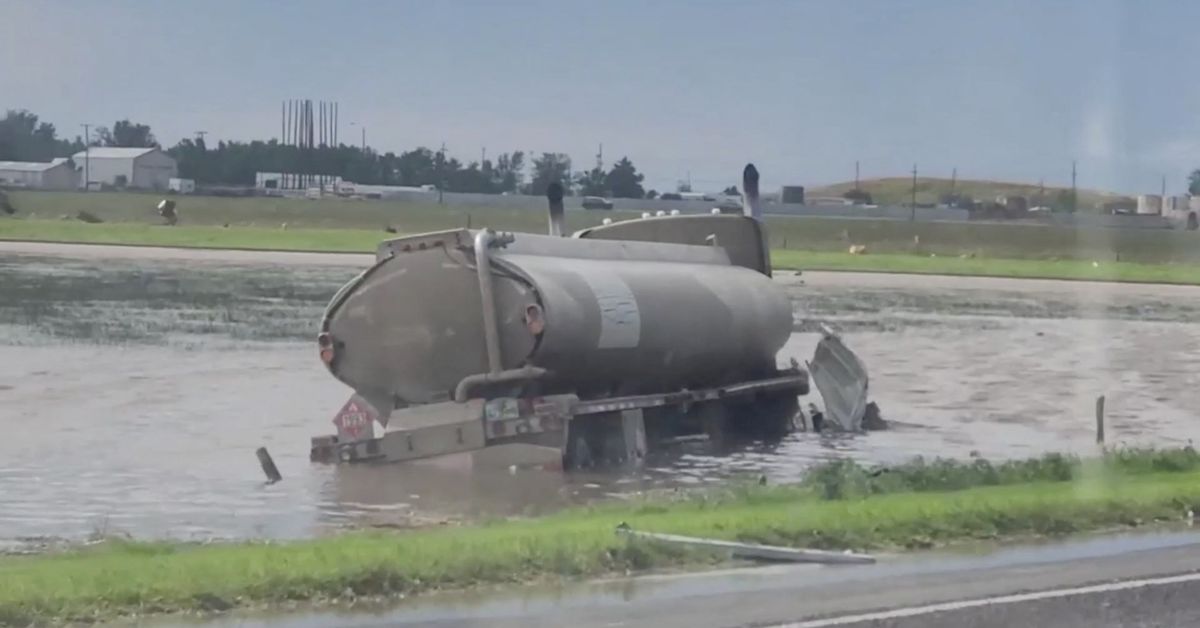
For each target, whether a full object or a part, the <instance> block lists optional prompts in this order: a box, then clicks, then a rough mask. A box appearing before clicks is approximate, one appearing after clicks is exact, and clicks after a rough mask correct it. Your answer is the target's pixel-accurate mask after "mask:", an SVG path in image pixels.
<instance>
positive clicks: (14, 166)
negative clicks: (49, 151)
mask: <svg viewBox="0 0 1200 628" xmlns="http://www.w3.org/2000/svg"><path fill="white" fill-rule="evenodd" d="M0 185H8V186H12V187H20V188H38V189H43V190H72V189H75V188H77V187H79V177H78V175H77V174H76V173H75V170H74V169H73V168H72V167H71V163H70V162H69V161H68V160H67V158H65V157H59V158H58V159H55V160H53V161H51V162H48V163H47V162H40V161H0Z"/></svg>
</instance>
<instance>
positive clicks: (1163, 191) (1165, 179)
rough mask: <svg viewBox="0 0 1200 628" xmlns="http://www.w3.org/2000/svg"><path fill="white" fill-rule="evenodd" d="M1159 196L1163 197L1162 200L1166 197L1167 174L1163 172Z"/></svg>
mask: <svg viewBox="0 0 1200 628" xmlns="http://www.w3.org/2000/svg"><path fill="white" fill-rule="evenodd" d="M1159 196H1161V197H1163V200H1166V198H1167V175H1165V174H1164V175H1163V177H1162V193H1161V194H1159Z"/></svg>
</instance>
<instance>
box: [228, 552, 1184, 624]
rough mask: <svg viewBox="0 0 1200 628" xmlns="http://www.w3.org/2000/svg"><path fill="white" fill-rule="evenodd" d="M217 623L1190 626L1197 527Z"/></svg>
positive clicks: (428, 599)
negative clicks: (978, 552) (869, 561)
mask: <svg viewBox="0 0 1200 628" xmlns="http://www.w3.org/2000/svg"><path fill="white" fill-rule="evenodd" d="M210 625H212V624H210ZM215 625H218V626H238V627H239V628H250V627H256V628H268V627H269V628H277V627H282V626H288V627H292V628H297V627H303V628H310V627H316V626H333V625H337V626H357V627H367V626H435V627H438V628H451V627H453V628H459V627H462V628H468V627H469V628H475V627H482V626H497V627H501V628H508V627H512V628H517V627H520V628H526V627H528V626H571V627H572V628H593V627H594V628H601V627H603V628H613V627H622V628H624V627H641V626H647V627H652V628H684V627H688V628H691V627H697V626H730V627H754V628H759V627H765V626H780V627H788V628H823V627H830V628H834V627H836V628H866V627H871V628H883V627H886V628H918V627H920V628H952V627H953V628H957V627H960V626H974V627H979V628H991V627H997V628H998V627H1001V626H1005V627H1007V626H1054V627H1056V628H1115V627H1118V626H1120V627H1125V626H1161V627H1175V626H1179V627H1184V626H1186V627H1194V626H1200V534H1196V533H1190V532H1189V533H1171V534H1153V535H1130V536H1116V537H1103V538H1092V539H1087V540H1082V541H1075V542H1070V543H1059V544H1048V545H1033V546H1024V547H1016V548H1010V549H1005V550H1002V551H999V552H994V553H990V554H983V555H936V556H929V555H921V556H900V557H882V560H881V561H880V563H879V564H877V565H873V566H866V567H851V566H842V567H816V566H803V567H791V566H777V567H768V568H757V569H739V570H728V571H724V572H717V573H705V574H690V575H683V576H678V575H676V576H657V577H654V576H651V577H639V578H628V579H616V580H610V581H604V582H592V583H586V584H580V585H572V586H567V587H556V588H522V589H516V590H508V591H495V592H491V593H484V594H480V593H473V594H444V595H434V596H429V597H426V598H421V599H418V600H414V601H412V602H410V603H406V604H402V605H400V606H398V607H393V608H390V609H381V610H377V611H375V612H372V613H367V614H364V613H362V612H358V613H353V614H351V613H318V614H311V615H305V616H294V615H293V616H274V617H229V618H225V619H223V620H221V621H219V622H217V623H216V624H215Z"/></svg>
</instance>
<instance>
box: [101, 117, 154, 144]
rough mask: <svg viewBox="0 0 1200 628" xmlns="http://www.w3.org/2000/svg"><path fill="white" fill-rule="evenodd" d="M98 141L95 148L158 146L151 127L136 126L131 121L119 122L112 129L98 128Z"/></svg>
mask: <svg viewBox="0 0 1200 628" xmlns="http://www.w3.org/2000/svg"><path fill="white" fill-rule="evenodd" d="M96 138H97V140H96V141H95V142H94V143H93V144H92V145H93V146H121V147H127V148H152V147H155V146H158V142H157V141H155V139H154V134H153V133H151V132H150V127H149V126H148V125H145V124H135V123H133V122H130V121H129V120H118V121H117V122H116V123H115V124H113V126H112V129H109V128H108V127H103V126H98V127H96Z"/></svg>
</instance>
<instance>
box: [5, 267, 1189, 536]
mask: <svg viewBox="0 0 1200 628" xmlns="http://www.w3.org/2000/svg"><path fill="white" fill-rule="evenodd" d="M111 251H112V250H111V249H106V248H105V247H94V248H88V247H83V248H79V247H54V246H45V247H40V248H39V247H28V246H26V247H22V246H17V245H0V355H3V356H4V358H5V359H4V360H3V361H2V362H0V430H3V432H4V433H3V438H0V548H2V547H3V543H5V542H9V543H11V542H27V541H28V540H30V539H38V538H45V537H65V538H72V539H74V538H81V537H85V536H87V535H89V534H92V533H100V532H103V533H128V534H132V535H134V536H137V537H173V538H184V539H189V538H191V539H208V538H213V537H216V538H243V537H301V536H310V535H313V534H321V533H323V532H325V531H328V530H332V529H337V528H339V527H342V526H345V525H364V524H367V525H369V524H379V525H413V524H422V523H427V522H430V521H440V520H446V519H450V520H454V519H460V518H471V517H478V516H492V515H500V516H503V515H511V514H527V513H535V512H540V511H544V510H546V509H552V508H556V507H559V506H561V505H563V504H567V503H573V502H579V501H584V500H588V499H594V498H599V497H605V496H611V495H619V494H625V493H629V492H633V491H637V490H642V489H645V488H650V487H664V486H672V485H695V484H701V483H706V482H714V481H719V480H721V479H724V478H728V477H729V476H731V475H736V474H741V473H754V474H757V473H765V474H767V475H768V476H769V477H771V478H773V479H776V480H788V479H794V478H796V477H798V475H799V474H800V473H801V472H802V471H803V469H804V468H805V467H806V466H807V465H809V464H811V463H812V462H813V461H815V460H820V459H823V458H827V457H829V456H835V455H847V456H854V457H857V458H860V459H866V460H874V461H879V462H889V461H896V460H902V459H907V458H910V457H912V456H915V455H924V456H937V455H942V456H959V457H962V456H967V455H970V454H971V452H978V453H980V454H982V455H984V456H988V457H1016V456H1027V455H1031V454H1036V453H1039V452H1044V451H1049V450H1058V451H1060V450H1073V451H1080V452H1087V451H1091V448H1093V447H1094V444H1093V442H1092V441H1093V418H1092V408H1093V403H1094V400H1095V397H1096V396H1097V395H1099V394H1106V395H1107V396H1108V416H1109V438H1110V441H1116V442H1126V443H1137V444H1179V443H1184V442H1187V441H1189V440H1191V439H1193V438H1195V437H1196V436H1197V435H1200V423H1198V421H1197V419H1196V413H1195V411H1194V408H1196V407H1198V402H1200V386H1198V384H1200V375H1198V372H1200V322H1198V321H1200V316H1198V315H1200V289H1196V288H1185V287H1167V286H1130V285H1098V284H1086V283H1068V282H1052V281H1008V280H992V279H965V278H941V277H914V276H888V275H862V274H832V273H812V274H806V275H804V276H803V277H801V278H796V277H792V276H789V277H781V278H780V282H781V283H784V284H785V285H786V286H787V287H788V289H789V290H790V291H791V293H792V294H793V295H794V297H795V300H796V301H795V302H796V312H797V317H796V318H797V333H796V334H795V335H794V336H793V339H792V341H791V342H790V343H789V345H788V347H787V348H786V350H785V351H784V352H783V355H782V356H781V357H782V358H784V359H786V358H788V357H795V358H796V359H798V360H800V361H804V360H805V359H806V358H808V357H810V356H811V352H812V349H813V347H814V346H815V344H816V340H817V338H816V336H815V334H814V333H812V332H813V330H815V329H816V328H817V326H818V325H819V324H821V323H826V324H830V325H832V326H834V327H835V328H837V329H840V330H842V331H843V332H844V334H845V337H846V339H847V342H848V343H849V344H850V345H851V347H853V348H854V349H855V350H856V351H857V352H858V353H859V354H860V356H861V357H862V358H863V359H864V361H865V362H866V364H867V366H868V368H869V369H870V372H871V377H872V379H871V385H872V390H873V395H872V396H873V398H874V399H875V400H876V401H878V403H879V405H880V406H881V408H882V410H883V414H884V416H885V418H887V419H889V420H890V421H893V422H894V423H895V426H894V429H892V430H890V431H887V432H878V433H872V434H870V435H864V436H858V435H855V436H834V435H814V434H796V435H794V436H792V437H790V438H788V439H787V440H786V441H784V442H783V443H780V444H777V445H773V446H759V447H749V448H746V449H745V450H742V451H738V452H734V453H733V454H730V455H722V456H716V455H712V454H710V453H708V452H706V451H705V449H704V445H703V444H696V445H694V446H693V448H692V449H691V450H685V451H679V452H673V453H671V454H670V455H666V456H662V457H660V458H659V459H656V460H652V461H651V463H650V465H649V467H648V468H647V469H646V470H644V471H642V472H638V473H635V474H626V475H612V474H609V475H595V474H592V475H566V476H564V475H562V474H554V473H545V472H532V471H516V472H515V473H509V472H508V470H507V469H505V470H503V472H500V473H496V472H484V473H480V472H475V473H472V472H470V471H469V470H467V469H466V468H465V466H464V464H463V463H464V461H463V460H462V459H446V460H441V461H436V462H426V463H421V464H412V465H393V466H386V467H372V468H335V467H330V466H321V465H312V464H310V463H309V462H308V451H307V450H308V439H309V437H310V436H313V435H315V434H320V433H326V432H329V431H332V429H333V428H332V425H331V424H330V418H331V417H332V414H333V413H334V412H335V411H336V410H337V408H338V407H339V406H340V405H341V403H342V402H343V401H345V399H346V397H347V395H348V391H347V390H346V389H345V387H344V386H343V385H342V384H340V383H338V382H337V381H335V380H334V379H333V378H331V377H330V376H329V375H328V374H327V373H326V372H325V370H324V369H323V367H322V366H321V364H320V363H319V362H318V360H317V358H316V352H315V348H314V343H313V341H312V339H313V338H314V336H315V333H316V325H317V323H318V320H319V317H320V313H321V311H322V309H323V307H324V305H325V303H326V301H327V300H328V298H329V297H330V296H331V295H332V294H333V292H334V291H335V290H336V289H337V288H338V287H339V286H340V285H341V284H342V283H343V282H345V281H346V280H347V279H349V278H350V277H351V276H353V275H354V274H355V273H356V272H357V271H358V269H359V268H361V267H362V265H364V264H365V263H366V262H367V260H369V258H365V257H363V256H324V257H322V256H298V255H291V256H289V255H286V254H246V253H228V252H167V253H164V252H156V251H153V250H134V251H129V252H125V253H120V254H110V253H111ZM812 401H814V402H816V403H818V404H819V398H816V397H815V396H814V397H813V398H812ZM261 445H266V446H267V447H268V448H269V449H270V450H271V452H272V453H273V455H274V457H275V459H276V462H277V463H278V464H279V466H280V470H281V471H282V473H283V475H284V478H285V479H284V481H283V482H281V483H279V484H276V485H272V486H264V485H263V482H262V474H261V471H260V470H259V468H258V463H257V461H256V460H255V458H254V454H253V452H254V449H255V448H257V447H259V446H261Z"/></svg>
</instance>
